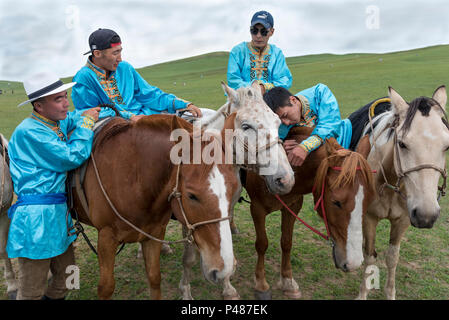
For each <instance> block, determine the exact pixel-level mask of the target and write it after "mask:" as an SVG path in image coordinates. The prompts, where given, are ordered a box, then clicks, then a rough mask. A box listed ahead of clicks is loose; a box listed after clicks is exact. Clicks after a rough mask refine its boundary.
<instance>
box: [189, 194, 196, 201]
mask: <svg viewBox="0 0 449 320" xmlns="http://www.w3.org/2000/svg"><path fill="white" fill-rule="evenodd" d="M188 197H189V199H190V200H193V201H199V200H198V198H197V197H196V196H195V195H194V194H193V193H189V194H188Z"/></svg>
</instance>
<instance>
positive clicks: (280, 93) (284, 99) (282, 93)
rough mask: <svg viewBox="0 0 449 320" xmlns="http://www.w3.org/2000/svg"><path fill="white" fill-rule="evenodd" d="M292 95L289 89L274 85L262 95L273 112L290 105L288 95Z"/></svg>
mask: <svg viewBox="0 0 449 320" xmlns="http://www.w3.org/2000/svg"><path fill="white" fill-rule="evenodd" d="M291 96H293V95H292V94H291V93H290V91H288V90H287V89H285V88H283V87H274V88H273V89H271V90H269V91H268V92H266V93H265V94H264V96H263V99H264V101H265V103H266V104H267V105H268V106H269V107H270V109H271V110H273V112H275V113H276V110H277V109H279V108H280V107H285V106H291V105H292V104H291V103H290V97H291Z"/></svg>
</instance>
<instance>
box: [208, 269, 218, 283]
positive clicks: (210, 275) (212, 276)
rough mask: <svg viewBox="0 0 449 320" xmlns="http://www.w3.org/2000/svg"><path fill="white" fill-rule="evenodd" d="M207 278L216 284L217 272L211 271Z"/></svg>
mask: <svg viewBox="0 0 449 320" xmlns="http://www.w3.org/2000/svg"><path fill="white" fill-rule="evenodd" d="M209 278H210V280H211V281H212V282H214V283H217V281H218V270H212V271H211V272H210V273H209Z"/></svg>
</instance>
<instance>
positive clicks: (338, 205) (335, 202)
mask: <svg viewBox="0 0 449 320" xmlns="http://www.w3.org/2000/svg"><path fill="white" fill-rule="evenodd" d="M332 203H333V204H334V205H336V206H337V207H339V208H340V209H341V202H340V201H338V200H333V201H332Z"/></svg>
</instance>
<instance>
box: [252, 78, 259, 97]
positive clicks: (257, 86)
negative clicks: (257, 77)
mask: <svg viewBox="0 0 449 320" xmlns="http://www.w3.org/2000/svg"><path fill="white" fill-rule="evenodd" d="M251 87H252V88H253V89H255V90H256V91H257V92H260V95H262V88H261V87H260V84H259V82H257V81H253V83H252V84H251Z"/></svg>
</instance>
